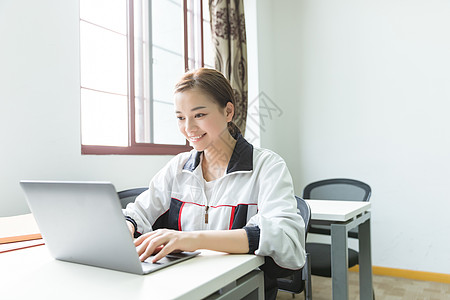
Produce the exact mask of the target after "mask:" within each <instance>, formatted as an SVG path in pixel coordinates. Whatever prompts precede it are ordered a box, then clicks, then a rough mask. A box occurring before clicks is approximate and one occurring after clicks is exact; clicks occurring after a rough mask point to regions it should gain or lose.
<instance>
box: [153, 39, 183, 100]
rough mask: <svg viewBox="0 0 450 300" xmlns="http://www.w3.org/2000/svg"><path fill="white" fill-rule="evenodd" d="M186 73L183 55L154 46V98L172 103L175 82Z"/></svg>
mask: <svg viewBox="0 0 450 300" xmlns="http://www.w3.org/2000/svg"><path fill="white" fill-rule="evenodd" d="M183 73H184V59H183V57H180V56H177V55H174V54H172V53H170V52H166V51H163V50H160V49H158V48H153V98H154V99H155V100H158V101H164V102H169V103H172V101H173V90H174V87H175V84H176V83H177V82H178V80H180V78H181V76H182V75H183Z"/></svg>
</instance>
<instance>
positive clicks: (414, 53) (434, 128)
mask: <svg viewBox="0 0 450 300" xmlns="http://www.w3.org/2000/svg"><path fill="white" fill-rule="evenodd" d="M257 3H258V15H259V16H261V19H260V24H259V27H258V30H259V32H258V46H259V47H260V48H259V51H260V52H259V63H260V66H259V68H260V71H261V72H260V73H259V75H260V77H262V78H261V82H260V89H261V90H263V89H264V88H266V87H267V89H268V90H269V91H270V95H271V97H272V98H273V99H276V101H278V103H279V105H280V106H281V107H282V108H283V109H284V111H285V113H284V114H283V116H282V118H280V119H274V120H273V122H272V123H271V125H272V126H271V128H270V130H268V131H266V133H262V134H263V135H262V137H261V141H262V146H263V147H267V148H272V149H274V150H275V151H277V152H279V153H280V154H282V155H283V156H284V157H285V159H286V161H287V162H288V164H289V167H290V169H291V172H292V175H293V178H294V181H295V186H296V191H297V193H301V190H302V189H303V187H304V186H305V185H306V184H307V183H309V182H312V181H315V180H319V179H324V178H333V177H349V178H356V179H360V180H362V181H365V182H367V183H369V184H370V185H371V187H372V189H373V195H372V198H371V200H372V216H373V218H372V220H373V221H372V249H373V264H374V265H376V266H385V267H392V268H401V269H411V270H420V271H429V272H438V273H450V259H449V258H448V253H450V242H449V239H448V228H450V218H449V217H448V212H449V210H450V193H449V191H448V187H449V186H450V155H449V154H450V134H449V133H448V132H449V130H448V128H450V118H448V114H449V111H450V101H449V100H450V99H449V98H450V97H449V96H450V85H449V84H448V83H449V82H450V73H449V71H448V70H450V55H449V53H450V18H448V16H449V15H450V3H449V2H448V1H438V0H414V1H402V0H371V1H359V0H339V1H335V0H319V1H318V0H301V1H296V0H289V1H287V0H286V1H270V0H263V1H258V2H257ZM281 3H282V4H283V5H280V4H281ZM262 70H264V71H265V72H263V71H262ZM264 83H266V84H267V85H265V84H264ZM294 120H295V122H294Z"/></svg>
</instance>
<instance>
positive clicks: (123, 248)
mask: <svg viewBox="0 0 450 300" xmlns="http://www.w3.org/2000/svg"><path fill="white" fill-rule="evenodd" d="M20 186H21V187H22V189H23V191H24V192H25V195H26V199H27V202H28V205H29V207H30V209H31V212H32V213H33V215H34V218H35V219H36V223H37V225H38V227H39V229H40V231H41V235H42V237H43V239H44V241H45V244H46V245H47V247H48V249H49V251H50V254H51V255H52V256H53V257H54V258H55V259H58V260H62V261H68V262H73V263H79V264H84V265H90V266H96V267H101V268H107V269H112V270H118V271H123V272H129V273H134V274H148V273H151V272H154V271H157V270H160V269H162V268H165V267H168V266H170V265H173V264H175V263H179V262H181V261H184V260H186V259H189V258H192V257H194V256H196V255H197V254H199V253H200V252H198V251H196V252H181V253H172V254H170V255H167V256H166V257H165V258H163V259H161V260H159V261H158V262H157V263H152V262H151V259H152V257H149V258H148V259H147V260H146V261H144V262H141V261H140V260H139V256H138V254H137V252H136V247H135V246H134V243H133V238H132V236H131V234H130V232H129V230H128V226H127V225H126V221H125V217H124V215H123V213H122V207H121V205H120V200H119V198H118V196H117V192H116V190H115V188H114V186H113V185H112V184H111V183H109V182H63V181H20Z"/></svg>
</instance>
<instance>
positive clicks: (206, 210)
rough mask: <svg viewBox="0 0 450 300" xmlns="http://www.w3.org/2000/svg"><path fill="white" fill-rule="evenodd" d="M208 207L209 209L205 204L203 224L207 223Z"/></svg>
mask: <svg viewBox="0 0 450 300" xmlns="http://www.w3.org/2000/svg"><path fill="white" fill-rule="evenodd" d="M208 209H209V206H208V205H206V207H205V224H208Z"/></svg>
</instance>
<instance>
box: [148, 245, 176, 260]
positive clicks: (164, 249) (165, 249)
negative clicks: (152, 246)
mask: <svg viewBox="0 0 450 300" xmlns="http://www.w3.org/2000/svg"><path fill="white" fill-rule="evenodd" d="M174 250H175V249H173V242H171V241H170V242H169V243H167V244H166V245H164V246H163V247H162V248H161V251H159V252H158V254H156V255H155V257H154V258H153V259H152V263H155V262H157V261H158V260H160V259H161V258H164V257H165V256H166V255H167V254H170V253H172V252H173V251H174Z"/></svg>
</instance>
